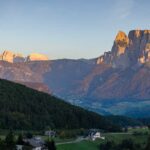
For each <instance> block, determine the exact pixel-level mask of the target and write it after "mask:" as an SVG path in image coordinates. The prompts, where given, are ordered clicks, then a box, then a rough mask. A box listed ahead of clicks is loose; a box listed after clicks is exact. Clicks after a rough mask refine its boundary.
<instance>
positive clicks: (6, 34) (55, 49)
mask: <svg viewBox="0 0 150 150" xmlns="http://www.w3.org/2000/svg"><path fill="white" fill-rule="evenodd" d="M149 7H150V1H149V0H0V52H2V51H3V50H5V49H8V50H12V51H15V52H22V53H23V54H25V55H27V54H28V53H31V52H40V53H43V54H47V55H48V56H49V58H50V59H55V58H93V57H97V56H99V55H101V54H102V53H103V52H104V51H108V50H110V49H111V47H112V44H113V40H114V38H115V35H116V34H117V32H118V30H123V31H125V32H126V33H128V31H129V30H132V29H136V28H140V29H150V9H149Z"/></svg>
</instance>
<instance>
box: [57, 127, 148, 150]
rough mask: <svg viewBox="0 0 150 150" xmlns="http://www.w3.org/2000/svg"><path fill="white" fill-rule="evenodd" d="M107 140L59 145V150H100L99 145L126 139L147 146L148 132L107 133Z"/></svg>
mask: <svg viewBox="0 0 150 150" xmlns="http://www.w3.org/2000/svg"><path fill="white" fill-rule="evenodd" d="M103 136H105V138H106V139H105V140H101V139H98V140H96V141H90V140H83V141H78V142H77V141H72V142H71V141H70V142H64V144H63V143H61V144H56V145H57V150H100V149H99V145H100V144H102V143H105V142H107V141H114V142H115V143H120V142H121V141H122V140H124V139H132V140H133V141H134V142H135V143H137V144H141V145H142V147H144V146H145V144H146V143H147V139H148V136H149V134H148V132H147V130H140V129H139V130H130V131H128V132H127V133H106V134H103Z"/></svg>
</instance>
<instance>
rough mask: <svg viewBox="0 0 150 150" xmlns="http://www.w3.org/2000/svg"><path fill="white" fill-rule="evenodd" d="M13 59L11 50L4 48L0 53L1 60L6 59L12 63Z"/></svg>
mask: <svg viewBox="0 0 150 150" xmlns="http://www.w3.org/2000/svg"><path fill="white" fill-rule="evenodd" d="M13 59H14V53H13V52H11V51H7V50H6V51H4V52H3V53H2V54H1V60H3V61H8V62H11V63H12V62H13Z"/></svg>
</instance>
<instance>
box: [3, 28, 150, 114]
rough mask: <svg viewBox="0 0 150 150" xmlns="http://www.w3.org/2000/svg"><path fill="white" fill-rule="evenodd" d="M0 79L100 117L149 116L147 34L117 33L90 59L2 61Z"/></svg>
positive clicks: (149, 41) (149, 51)
mask: <svg viewBox="0 0 150 150" xmlns="http://www.w3.org/2000/svg"><path fill="white" fill-rule="evenodd" d="M0 77H1V78H3V79H8V80H12V81H15V82H19V83H23V84H26V85H30V87H34V89H37V90H39V89H41V90H42V91H45V92H48V91H50V93H51V94H53V95H56V96H58V97H61V98H63V99H65V100H67V101H69V102H71V103H73V104H75V105H80V106H83V107H86V108H88V109H92V110H94V111H97V112H100V113H104V114H111V113H112V114H117V115H118V114H119V115H124V114H125V115H128V116H130V115H131V116H132V115H133V116H135V117H136V114H137V115H138V116H140V114H142V115H144V116H145V115H147V116H150V113H149V112H150V109H149V108H150V107H149V106H150V101H149V99H150V78H149V77H150V30H132V31H130V32H129V34H128V36H127V35H126V34H125V33H124V32H122V31H119V32H118V34H117V36H116V38H115V40H114V44H113V46H112V49H111V51H109V52H105V53H104V55H102V56H100V57H97V58H94V59H78V60H73V59H60V60H48V61H47V60H46V61H26V62H17V63H8V62H5V61H1V62H0ZM37 83H38V84H37ZM32 84H33V85H34V86H33V85H32ZM35 85H36V86H35ZM41 86H42V87H44V88H41ZM141 109H142V110H144V111H145V113H144V112H142V111H141Z"/></svg>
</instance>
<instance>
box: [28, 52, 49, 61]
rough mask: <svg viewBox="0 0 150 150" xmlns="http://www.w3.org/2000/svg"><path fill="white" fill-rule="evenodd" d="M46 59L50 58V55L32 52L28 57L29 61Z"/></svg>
mask: <svg viewBox="0 0 150 150" xmlns="http://www.w3.org/2000/svg"><path fill="white" fill-rule="evenodd" d="M44 60H48V57H47V56H46V55H42V54H38V53H32V54H30V55H29V56H28V57H27V61H44Z"/></svg>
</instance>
